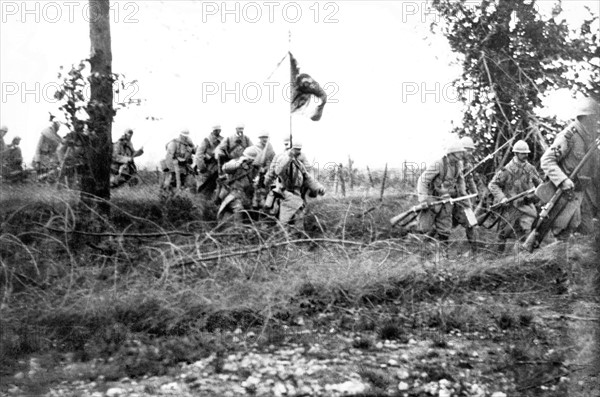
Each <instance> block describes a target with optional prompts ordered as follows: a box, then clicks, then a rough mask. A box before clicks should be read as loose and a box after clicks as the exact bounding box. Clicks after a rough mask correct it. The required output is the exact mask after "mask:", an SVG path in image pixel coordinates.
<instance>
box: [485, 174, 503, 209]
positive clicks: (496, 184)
mask: <svg viewBox="0 0 600 397" xmlns="http://www.w3.org/2000/svg"><path fill="white" fill-rule="evenodd" d="M505 183H506V171H505V170H500V171H498V172H496V174H495V175H494V177H493V178H492V180H491V181H490V183H488V189H489V190H490V193H492V195H493V196H494V199H495V200H496V202H498V203H499V202H500V201H502V200H504V199H505V198H506V195H505V194H504V191H503V190H502V188H503V187H504V185H505Z"/></svg>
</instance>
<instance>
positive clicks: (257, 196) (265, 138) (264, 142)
mask: <svg viewBox="0 0 600 397" xmlns="http://www.w3.org/2000/svg"><path fill="white" fill-rule="evenodd" d="M258 140H259V141H258V143H257V144H256V145H255V146H254V147H255V148H257V149H258V151H259V153H258V156H257V157H256V160H255V162H254V163H255V165H256V166H257V167H258V175H257V176H256V189H255V191H254V197H253V198H252V208H253V209H255V210H257V211H258V210H262V208H263V206H264V204H265V199H266V197H267V194H268V189H267V186H266V185H265V176H266V175H267V172H268V171H269V167H270V166H271V163H272V162H273V159H274V158H275V151H274V150H273V146H272V145H271V143H270V142H269V133H268V132H267V131H264V130H263V131H261V133H260V135H258Z"/></svg>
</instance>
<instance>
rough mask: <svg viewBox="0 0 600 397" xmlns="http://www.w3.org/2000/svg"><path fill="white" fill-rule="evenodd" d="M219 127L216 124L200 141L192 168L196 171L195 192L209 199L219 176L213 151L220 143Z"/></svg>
mask: <svg viewBox="0 0 600 397" xmlns="http://www.w3.org/2000/svg"><path fill="white" fill-rule="evenodd" d="M222 140H223V138H222V137H221V126H220V125H219V124H216V125H214V126H213V127H212V132H211V133H210V135H209V136H208V137H206V138H204V139H203V140H202V143H200V145H198V147H196V155H195V157H194V167H195V168H196V170H197V171H198V176H197V178H196V191H197V192H198V193H200V194H202V195H204V196H205V197H210V196H212V194H213V193H214V191H215V189H216V188H217V178H218V176H219V165H218V164H217V159H216V158H215V150H216V149H217V146H219V144H220V143H221V141H222Z"/></svg>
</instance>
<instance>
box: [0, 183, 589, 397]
mask: <svg viewBox="0 0 600 397" xmlns="http://www.w3.org/2000/svg"><path fill="white" fill-rule="evenodd" d="M363 186H364V185H363ZM390 186H392V187H391V188H388V189H387V190H386V194H385V198H384V201H383V205H380V203H379V199H378V195H379V191H377V189H372V188H362V189H359V188H355V189H354V191H352V192H350V191H348V195H347V197H345V198H342V197H339V196H338V197H327V196H325V198H321V199H318V200H314V201H312V203H311V211H310V215H309V216H308V219H307V229H306V230H307V231H306V234H305V235H300V236H299V235H297V234H289V233H288V232H287V231H286V230H285V229H283V228H281V227H278V226H277V225H275V224H273V222H272V221H271V220H268V219H267V220H265V221H263V222H258V223H257V222H249V223H248V224H247V225H244V226H239V227H231V228H228V229H221V230H218V229H216V225H215V222H214V215H215V212H216V208H214V207H213V206H210V205H206V204H203V203H201V202H199V201H198V198H197V197H194V196H191V195H182V196H179V197H176V198H174V199H172V200H169V201H167V202H166V203H161V202H159V200H158V195H157V190H156V186H155V185H153V184H152V183H148V182H146V183H143V184H141V185H138V186H136V187H125V188H122V189H120V190H117V191H115V192H114V194H113V199H112V202H111V206H112V212H111V217H110V219H100V220H98V219H96V220H95V221H94V222H93V223H94V225H92V227H90V225H89V223H90V222H86V220H82V219H80V218H79V217H78V214H79V213H81V211H83V210H82V209H81V208H80V207H79V204H78V203H77V195H76V194H75V193H74V192H71V191H68V190H56V189H55V188H54V187H39V186H34V185H23V186H15V187H10V188H8V189H7V188H5V187H3V188H2V209H1V210H0V211H1V213H2V224H1V235H0V255H1V258H2V262H1V269H0V270H1V274H0V292H1V294H2V295H1V301H2V303H1V305H2V306H1V309H0V310H1V325H0V326H1V330H2V333H1V337H0V349H1V354H0V357H1V358H0V360H1V362H0V364H1V366H2V368H1V370H2V379H3V381H2V384H1V387H2V388H3V389H4V390H6V389H5V388H6V387H8V385H9V384H15V383H19V381H15V380H14V379H13V378H12V374H14V373H15V372H18V371H20V370H21V371H22V370H23V364H22V363H23V362H24V361H23V360H24V359H26V358H27V357H32V356H36V357H42V358H43V360H45V361H44V362H45V363H46V364H45V365H48V366H54V364H56V363H60V362H64V360H65V357H69V360H73V361H76V362H87V361H90V360H92V359H93V360H96V361H97V362H99V363H101V364H99V365H97V366H95V367H94V369H93V370H90V371H89V373H83V374H82V373H79V374H78V375H77V376H74V375H65V373H63V372H60V373H58V372H56V373H53V374H48V375H47V378H46V379H42V378H36V381H35V382H32V381H30V380H29V381H28V380H27V379H25V380H22V381H20V383H19V386H20V387H22V388H23V390H26V391H28V392H29V393H33V394H35V393H38V392H41V391H43V390H46V388H47V387H48V386H49V385H52V384H56V383H57V382H59V381H61V380H65V379H66V380H73V379H81V378H84V379H98V377H99V376H101V377H102V379H105V380H112V379H119V378H121V377H123V376H124V375H126V376H129V377H140V376H143V375H153V374H165V373H168V371H169V369H170V368H171V367H173V366H175V365H177V364H178V363H181V362H194V361H195V360H199V359H201V358H203V357H207V356H209V355H210V354H211V353H217V354H223V353H224V352H228V351H235V350H236V349H239V348H240V347H239V345H237V344H236V343H234V342H233V341H232V339H231V337H230V336H231V335H230V334H231V331H234V330H242V333H244V334H247V333H249V332H250V331H252V335H253V338H252V340H248V341H246V342H248V343H249V344H251V345H254V346H258V347H261V346H263V347H267V346H270V345H273V344H274V345H278V344H284V343H286V342H289V341H290V340H292V341H293V340H299V339H302V337H301V336H299V334H294V333H289V332H288V331H289V329H290V327H295V328H298V327H299V328H307V329H310V330H312V331H313V332H315V333H317V332H319V330H323V329H329V328H331V327H335V328H336V329H339V330H342V331H343V330H346V331H352V332H356V333H358V334H360V335H362V336H361V337H360V338H358V339H356V340H355V341H354V342H353V347H354V348H356V349H363V350H365V351H369V349H372V348H373V345H374V344H376V343H377V340H397V341H399V342H400V343H407V341H408V339H409V338H415V337H417V336H418V337H428V338H431V339H432V341H433V344H434V345H435V346H437V347H439V348H444V347H445V345H446V340H447V339H448V338H449V337H451V336H452V335H454V336H456V335H457V333H458V335H463V336H462V337H464V338H466V339H469V338H471V337H472V335H477V336H476V337H475V338H479V337H481V338H482V339H483V336H482V335H485V338H486V340H489V341H490V343H493V344H495V345H496V346H500V347H502V349H503V352H502V354H501V355H499V356H498V357H497V359H496V362H487V363H485V366H486V368H487V370H488V371H490V373H493V372H494V371H496V372H501V373H503V374H505V375H506V377H508V378H509V379H511V382H512V386H506V385H505V386H504V387H508V390H512V392H514V393H515V394H509V395H540V396H541V395H544V396H564V395H567V394H565V393H566V392H568V393H569V395H573V396H585V395H592V394H586V393H588V392H590V391H593V390H598V389H595V387H597V383H596V384H594V383H593V382H597V378H593V377H589V376H591V375H590V374H594V368H598V367H597V366H595V362H594V360H595V356H596V354H595V353H597V344H596V341H597V335H595V334H594V331H593V330H594V329H595V328H594V326H597V325H598V322H597V321H598V319H597V312H596V310H594V309H595V308H597V307H598V298H597V291H598V290H597V284H598V267H597V262H596V258H595V256H594V252H593V250H592V249H590V244H591V243H590V241H587V240H585V241H578V242H577V244H570V245H564V244H562V245H561V244H555V245H553V246H550V247H547V248H546V249H544V250H540V251H537V252H536V253H534V254H532V255H529V254H523V253H517V252H516V251H515V252H513V253H512V254H511V253H507V254H506V255H505V256H503V257H497V256H496V255H495V254H493V252H492V250H493V245H492V244H491V239H492V235H491V233H489V232H488V233H484V235H485V236H484V238H485V239H486V241H487V245H486V247H485V248H484V250H483V252H482V253H481V254H480V255H479V256H477V257H468V256H465V255H463V253H464V252H466V251H467V246H466V243H465V242H464V241H463V239H464V232H463V231H462V230H458V229H457V230H456V233H455V236H454V244H453V247H452V250H451V259H450V260H441V261H438V260H437V258H436V255H435V251H436V250H435V244H434V243H433V242H428V241H421V240H419V239H416V238H408V239H406V238H404V239H402V238H401V237H400V236H399V235H398V233H397V232H396V231H394V230H390V228H389V226H388V225H389V222H388V220H389V218H390V217H391V216H393V215H394V214H396V213H398V212H400V211H402V210H404V209H406V208H408V207H409V206H410V205H411V204H412V202H413V200H414V197H413V196H412V195H411V194H406V193H405V192H412V191H413V190H412V188H411V187H410V186H406V185H403V184H402V183H400V182H398V181H392V182H390ZM373 207H375V209H374V210H373ZM87 220H88V221H89V219H87ZM573 318H575V320H573ZM582 318H583V319H584V320H581V319H582ZM299 319H302V320H301V321H299ZM569 319H571V320H572V321H571V320H569ZM295 328H294V329H295ZM461 333H462V334H461ZM228 335H229V336H228ZM469 335H471V336H469ZM302 340H303V341H304V342H303V343H306V344H307V345H310V343H311V342H310V340H308V339H302ZM20 363H21V364H20ZM51 363H54V364H51ZM596 364H597V362H596ZM416 365H417V366H418V365H421V366H423V365H425V364H423V363H421V364H419V363H416ZM432 365H433V364H432ZM482 365H483V364H482ZM436 368H437V367H436ZM429 369H430V370H431V368H429ZM447 370H448V371H450V372H452V371H451V370H450V369H447ZM377 371H378V370H374V369H369V368H361V369H359V370H358V372H359V374H360V375H361V377H363V379H365V381H368V382H370V384H371V385H372V387H373V390H375V391H376V390H385V389H386V387H387V386H389V385H387V383H389V379H387V378H386V375H385V374H384V375H382V374H381V373H379V372H377ZM484 373H485V371H484ZM446 375H448V376H450V375H449V374H446ZM542 375H543V376H542ZM588 375H589V376H588ZM596 375H597V374H596ZM440 376H442V375H440ZM6 379H8V380H6ZM440 379H441V378H440ZM565 379H570V381H565ZM579 380H582V382H580V383H578V381H579ZM386 382H387V383H386ZM415 395H416V394H415Z"/></svg>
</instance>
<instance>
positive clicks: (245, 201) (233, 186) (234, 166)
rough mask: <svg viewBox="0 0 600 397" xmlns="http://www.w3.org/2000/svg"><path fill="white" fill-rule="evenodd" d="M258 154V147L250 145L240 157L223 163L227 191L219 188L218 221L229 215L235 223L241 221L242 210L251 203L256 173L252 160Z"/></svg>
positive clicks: (256, 167)
mask: <svg viewBox="0 0 600 397" xmlns="http://www.w3.org/2000/svg"><path fill="white" fill-rule="evenodd" d="M258 154H259V150H258V148H256V147H255V146H252V147H249V148H246V149H244V152H243V153H242V156H241V157H238V158H237V159H234V160H229V161H228V162H227V163H225V164H223V173H224V174H225V175H227V179H226V182H225V183H226V184H227V191H225V190H224V189H223V190H221V194H222V197H221V198H222V202H221V206H220V208H219V211H218V213H217V218H218V219H219V221H220V222H224V221H225V220H226V219H227V218H228V217H230V216H233V220H234V222H236V223H241V222H242V221H243V217H242V214H243V211H244V210H247V209H249V208H250V205H251V204H252V197H253V195H254V181H255V178H256V175H257V173H258V166H256V165H255V164H254V160H255V159H256V157H257V156H258Z"/></svg>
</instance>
